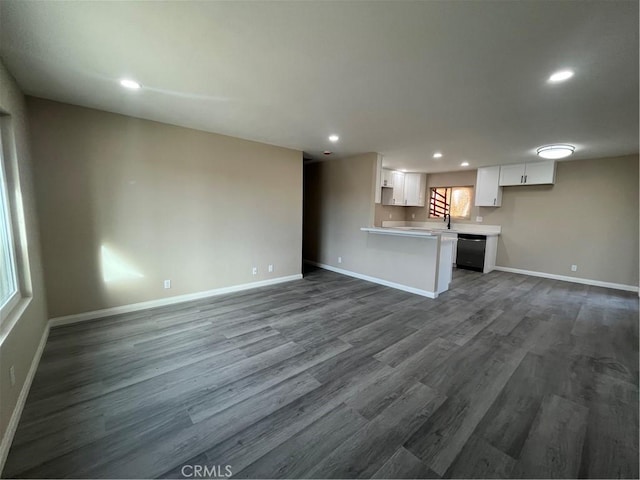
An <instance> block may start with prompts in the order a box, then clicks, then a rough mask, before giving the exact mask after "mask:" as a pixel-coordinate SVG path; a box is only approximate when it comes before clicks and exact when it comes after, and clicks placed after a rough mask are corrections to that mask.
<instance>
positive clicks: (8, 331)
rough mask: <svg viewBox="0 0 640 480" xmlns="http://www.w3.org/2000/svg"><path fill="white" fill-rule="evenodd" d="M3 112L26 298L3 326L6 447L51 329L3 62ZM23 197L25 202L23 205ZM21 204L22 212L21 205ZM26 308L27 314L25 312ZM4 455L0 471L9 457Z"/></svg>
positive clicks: (1, 402)
mask: <svg viewBox="0 0 640 480" xmlns="http://www.w3.org/2000/svg"><path fill="white" fill-rule="evenodd" d="M0 114H1V115H2V116H3V117H2V119H1V120H2V127H3V134H4V135H3V139H4V140H5V142H4V145H3V153H4V159H5V166H6V167H7V168H6V169H7V177H8V178H7V181H8V183H9V192H10V197H11V199H10V200H11V202H12V205H11V206H12V210H13V211H12V216H13V218H14V225H16V224H20V223H23V222H24V223H23V224H24V228H16V231H15V235H14V236H15V237H17V238H16V239H17V241H18V245H17V250H18V251H17V257H18V264H19V265H18V267H19V268H18V270H19V275H20V283H21V284H22V285H21V288H22V290H23V295H24V296H25V297H26V300H25V301H24V302H22V303H21V304H20V305H19V306H18V308H17V309H16V311H19V312H21V314H20V315H18V316H10V317H9V318H8V319H6V320H5V321H4V322H3V323H2V326H1V327H0V437H1V438H2V439H3V441H4V445H6V442H7V440H8V437H6V436H5V434H6V433H7V426H8V423H9V419H10V418H11V415H12V414H13V411H14V409H15V407H16V403H17V400H18V396H19V394H20V391H21V389H22V387H23V386H24V383H25V380H26V377H27V373H28V372H29V368H30V367H31V362H32V361H33V358H34V355H35V353H36V351H37V348H38V344H39V343H40V340H41V338H42V334H43V333H44V331H45V328H46V321H47V307H46V303H45V290H44V284H43V276H42V265H41V260H40V240H39V236H38V227H37V218H36V213H35V212H36V208H35V198H34V193H33V182H32V171H31V169H32V166H31V156H30V151H29V135H28V129H27V116H26V110H25V105H24V97H23V95H22V93H21V92H20V90H19V89H18V86H17V85H16V83H15V81H14V80H13V78H12V77H11V76H10V74H9V73H8V71H7V70H6V69H5V67H4V65H3V64H2V62H0ZM20 199H21V201H20ZM20 204H21V206H22V208H19V207H20ZM23 309H24V310H23ZM12 365H13V366H14V370H15V376H16V383H15V385H14V386H11V381H10V376H9V369H10V367H11V366H12ZM3 453H4V454H6V451H3V452H0V470H1V469H2V464H3V462H4V458H2V454H3Z"/></svg>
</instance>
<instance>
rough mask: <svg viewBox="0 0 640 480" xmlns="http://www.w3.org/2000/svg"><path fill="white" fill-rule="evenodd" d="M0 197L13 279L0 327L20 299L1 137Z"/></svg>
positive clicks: (0, 312)
mask: <svg viewBox="0 0 640 480" xmlns="http://www.w3.org/2000/svg"><path fill="white" fill-rule="evenodd" d="M0 195H2V198H3V200H4V201H3V204H4V217H5V219H6V225H5V228H6V231H7V238H8V240H9V263H10V267H11V272H10V273H11V276H12V277H13V293H12V294H11V296H10V297H9V298H8V299H7V301H5V303H4V304H3V305H1V306H0V326H2V324H3V323H4V321H5V320H6V319H7V317H9V315H10V313H11V312H12V311H13V309H14V308H15V307H16V305H17V304H18V302H19V301H20V299H21V298H22V296H21V293H20V279H19V278H18V269H17V268H16V266H17V262H16V239H15V237H14V234H13V216H12V211H11V203H10V201H11V199H10V197H9V183H8V182H7V169H6V164H5V155H4V148H3V144H2V135H0Z"/></svg>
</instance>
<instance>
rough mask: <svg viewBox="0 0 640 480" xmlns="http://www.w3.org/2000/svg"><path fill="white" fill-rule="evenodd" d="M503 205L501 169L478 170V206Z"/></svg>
mask: <svg viewBox="0 0 640 480" xmlns="http://www.w3.org/2000/svg"><path fill="white" fill-rule="evenodd" d="M500 205H502V187H501V186H500V167H499V166H495V167H481V168H478V175H477V177H476V206H477V207H499V206H500Z"/></svg>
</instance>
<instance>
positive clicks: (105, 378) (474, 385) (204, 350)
mask: <svg viewBox="0 0 640 480" xmlns="http://www.w3.org/2000/svg"><path fill="white" fill-rule="evenodd" d="M185 465H203V466H207V467H208V468H211V467H212V466H216V465H219V466H220V468H221V469H222V470H223V471H222V473H225V470H224V468H225V466H226V465H229V466H230V468H231V471H232V472H233V476H234V477H238V478H298V477H313V478H355V477H373V478H439V477H458V478H465V477H466V478H469V477H473V478H483V477H493V478H497V477H528V478H531V477H533V478H575V477H590V478H617V477H622V478H638V297H637V294H634V293H625V292H620V291H615V290H608V289H604V288H597V287H590V286H585V285H578V284H572V283H566V282H560V281H553V280H547V279H541V278H534V277H528V276H523V275H515V274H509V273H503V272H492V273H490V274H487V275H481V274H476V273H473V272H465V271H458V272H456V273H455V277H454V281H453V284H452V288H451V290H450V291H449V292H446V293H445V294H443V295H441V296H440V298H438V299H437V300H430V299H426V298H422V297H419V296H416V295H412V294H409V293H405V292H401V291H398V290H394V289H390V288H386V287H382V286H379V285H374V284H371V283H368V282H364V281H361V280H356V279H353V278H349V277H345V276H341V275H337V274H334V273H331V272H327V271H323V270H315V271H311V272H308V273H307V275H306V276H305V278H304V279H303V280H300V281H296V282H291V283H287V284H282V285H277V286H273V287H267V288H261V289H257V290H252V291H246V292H241V293H236V294H231V295H226V296H219V297H214V298H209V299H206V300H200V301H195V302H190V303H184V304H180V305H173V306H169V307H163V308H157V309H152V310H147V311H143V312H137V313H132V314H126V315H119V316H114V317H109V318H106V319H101V320H97V321H92V322H84V323H80V324H75V325H70V326H65V327H59V328H55V329H53V330H52V331H51V334H50V338H49V341H48V343H47V345H46V348H45V351H44V355H43V357H42V361H41V363H40V366H39V368H38V371H37V374H36V377H35V380H34V383H33V386H32V388H31V392H30V393H29V397H28V400H27V404H26V406H25V409H24V413H23V415H22V418H21V421H20V424H19V427H18V430H17V433H16V436H15V440H14V443H13V446H12V448H11V451H10V453H9V457H8V459H7V463H6V466H5V469H4V471H3V476H4V477H27V478H28V477H31V478H34V477H37V478H59V477H76V478H91V477H110V478H152V477H164V478H180V477H181V472H182V468H181V467H183V466H185ZM191 468H192V467H187V470H185V472H186V473H187V474H188V475H189V474H193V470H192V469H191ZM216 472H217V473H220V472H219V471H218V470H216Z"/></svg>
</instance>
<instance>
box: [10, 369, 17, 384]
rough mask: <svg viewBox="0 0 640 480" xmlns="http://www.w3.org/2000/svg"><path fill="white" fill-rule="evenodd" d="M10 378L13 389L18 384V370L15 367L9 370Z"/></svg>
mask: <svg viewBox="0 0 640 480" xmlns="http://www.w3.org/2000/svg"><path fill="white" fill-rule="evenodd" d="M9 376H10V377H11V386H12V387H13V386H14V385H15V384H16V369H15V367H14V366H13V365H11V368H9Z"/></svg>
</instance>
